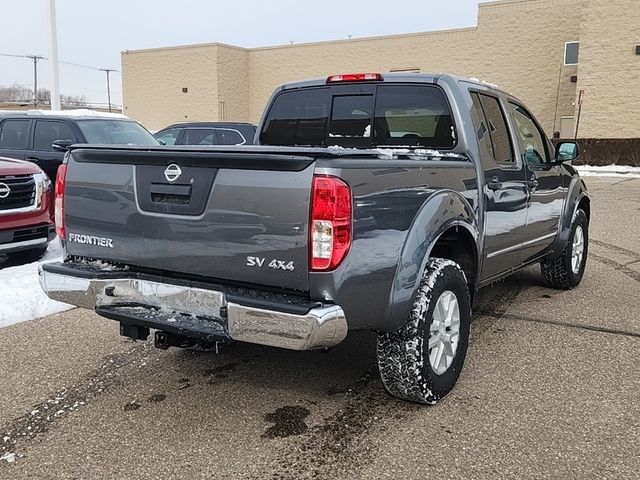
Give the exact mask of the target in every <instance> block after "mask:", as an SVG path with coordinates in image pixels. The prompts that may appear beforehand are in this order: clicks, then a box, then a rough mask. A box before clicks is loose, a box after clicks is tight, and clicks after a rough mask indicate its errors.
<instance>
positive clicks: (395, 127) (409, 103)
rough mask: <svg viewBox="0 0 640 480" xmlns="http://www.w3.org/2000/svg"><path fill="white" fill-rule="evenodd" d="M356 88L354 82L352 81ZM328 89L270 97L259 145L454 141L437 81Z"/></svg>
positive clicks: (449, 144) (438, 144) (441, 145)
mask: <svg viewBox="0 0 640 480" xmlns="http://www.w3.org/2000/svg"><path fill="white" fill-rule="evenodd" d="M354 87H355V85H354ZM345 90H347V89H345V87H344V85H342V86H341V87H340V89H333V88H332V87H324V88H306V89H300V90H293V91H285V92H283V93H281V94H279V95H278V96H277V97H276V98H275V99H274V101H273V103H272V105H271V108H270V110H269V112H268V114H267V118H266V120H265V122H264V124H263V128H262V131H261V132H260V143H261V144H264V145H284V146H312V147H326V146H334V145H336V146H341V147H346V148H372V147H373V148H375V147H424V148H435V149H443V150H448V149H452V148H453V147H455V145H456V132H455V125H454V122H453V119H452V115H451V110H450V107H449V104H448V102H447V99H446V96H445V94H444V92H443V91H442V90H441V89H440V88H439V87H438V86H436V85H402V84H388V85H377V86H376V87H375V88H374V89H372V90H371V91H372V93H361V92H359V91H358V90H357V89H356V88H354V94H352V95H351V94H349V93H347V92H345Z"/></svg>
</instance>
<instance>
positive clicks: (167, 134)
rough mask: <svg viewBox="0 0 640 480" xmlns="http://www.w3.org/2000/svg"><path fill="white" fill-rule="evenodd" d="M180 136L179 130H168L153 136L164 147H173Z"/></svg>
mask: <svg viewBox="0 0 640 480" xmlns="http://www.w3.org/2000/svg"><path fill="white" fill-rule="evenodd" d="M179 135H180V129H179V128H170V129H169V130H165V131H163V132H158V133H156V134H155V135H154V136H155V137H156V139H158V140H162V141H163V142H164V144H165V145H175V144H176V142H177V141H178V136H179Z"/></svg>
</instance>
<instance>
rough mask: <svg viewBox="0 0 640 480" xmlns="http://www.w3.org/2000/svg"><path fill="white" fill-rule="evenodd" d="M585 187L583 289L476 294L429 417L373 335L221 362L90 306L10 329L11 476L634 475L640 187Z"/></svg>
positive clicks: (638, 474)
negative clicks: (388, 377)
mask: <svg viewBox="0 0 640 480" xmlns="http://www.w3.org/2000/svg"><path fill="white" fill-rule="evenodd" d="M587 183H588V186H589V188H590V192H591V194H592V224H591V243H590V253H589V260H588V266H587V273H586V274H585V278H584V280H583V283H582V285H581V286H580V287H579V288H578V289H576V290H574V291H570V292H560V291H554V290H550V289H547V288H545V287H543V286H542V284H541V280H540V276H539V270H538V268H534V267H532V268H529V269H526V270H524V271H522V272H520V273H518V274H517V275H515V276H514V277H512V278H510V279H508V280H507V281H505V282H503V283H501V284H498V285H495V286H493V287H490V288H488V289H486V290H484V291H482V292H481V296H480V299H479V301H478V304H477V306H476V311H475V313H474V319H473V322H472V331H471V343H470V349H469V353H468V356H467V362H466V365H465V370H464V372H463V374H462V377H461V379H460V381H459V383H458V385H457V387H456V388H455V389H454V391H453V392H452V394H451V395H450V396H449V397H447V398H446V399H445V400H444V401H442V402H441V403H439V404H438V405H436V406H434V407H423V406H418V405H412V404H408V403H404V402H401V401H398V400H395V399H393V398H391V397H390V396H388V395H387V394H386V393H385V391H384V389H383V387H382V384H381V382H380V380H379V377H378V374H377V370H376V366H375V356H374V349H375V338H374V336H373V335H372V334H368V333H362V334H357V335H351V336H350V337H349V338H348V339H347V340H346V341H345V342H343V343H342V344H341V345H339V346H338V347H336V348H334V349H332V350H331V351H329V352H326V353H322V352H302V353H297V352H290V351H283V350H277V349H271V348H264V347H259V346H252V345H232V346H230V347H228V348H226V349H225V350H224V351H223V352H221V354H220V355H216V354H214V353H194V352H188V351H181V350H176V349H171V350H168V351H161V350H157V349H155V348H153V346H151V345H150V344H148V343H132V342H130V341H128V340H125V339H124V338H123V337H120V336H119V335H118V331H117V324H115V323H114V322H111V321H109V320H105V319H101V318H100V317H97V316H96V315H94V314H93V313H92V312H89V311H86V310H81V309H75V310H71V311H69V312H65V313H62V314H58V315H52V316H49V317H46V318H42V319H39V320H34V321H31V322H26V323H22V324H19V325H15V326H12V327H7V328H5V329H3V330H0V385H2V388H1V389H0V447H3V446H4V447H5V448H8V449H9V450H10V451H11V452H13V453H15V461H14V462H12V463H8V462H6V461H3V462H0V478H2V479H15V480H19V479H59V478H69V479H94V478H95V479H98V478H99V479H112V478H113V479H152V478H153V479H155V478H163V479H164V478H167V479H169V478H176V479H178V478H180V479H189V478H251V479H263V478H287V479H297V478H333V479H341V478H345V479H353V478H407V479H412V478H439V479H446V478H452V479H457V478H486V479H502V478H532V479H533V478H535V479H542V478H562V479H569V478H579V479H586V478H598V479H603V478H620V479H632V478H640V360H639V359H640V309H639V308H638V301H639V300H640V241H639V240H638V239H639V238H640V221H639V220H640V179H630V178H629V179H625V178H600V177H597V178H596V177H593V178H591V177H590V178H587ZM1 455H2V452H0V456H1Z"/></svg>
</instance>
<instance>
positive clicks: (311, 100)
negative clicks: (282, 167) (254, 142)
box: [260, 88, 331, 147]
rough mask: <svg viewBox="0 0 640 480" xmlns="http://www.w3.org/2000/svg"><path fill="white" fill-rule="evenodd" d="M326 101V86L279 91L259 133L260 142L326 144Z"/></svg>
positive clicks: (327, 98)
mask: <svg viewBox="0 0 640 480" xmlns="http://www.w3.org/2000/svg"><path fill="white" fill-rule="evenodd" d="M330 104H331V96H330V89H329V88H316V89H308V90H295V91H291V92H285V93H281V94H280V95H278V96H277V97H276V98H275V101H274V102H273V105H271V108H270V109H269V114H268V117H267V120H266V121H265V124H264V127H263V129H262V132H261V135H260V143H262V144H264V145H284V146H293V145H302V146H311V147H320V146H326V145H327V121H328V118H329V109H330V106H331V105H330Z"/></svg>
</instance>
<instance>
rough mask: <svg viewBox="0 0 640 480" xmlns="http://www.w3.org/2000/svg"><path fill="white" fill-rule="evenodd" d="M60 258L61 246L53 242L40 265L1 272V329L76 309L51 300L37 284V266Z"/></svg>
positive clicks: (9, 268) (2, 269)
mask: <svg viewBox="0 0 640 480" xmlns="http://www.w3.org/2000/svg"><path fill="white" fill-rule="evenodd" d="M60 256H61V249H60V243H59V242H58V240H54V241H53V242H51V244H50V245H49V250H47V253H46V254H45V256H44V257H43V258H42V260H41V261H39V262H34V263H29V264H27V265H20V266H16V267H4V268H0V328H2V327H6V326H8V325H13V324H14V323H20V322H24V321H27V320H33V319H35V318H40V317H44V316H46V315H51V314H52V313H58V312H62V311H64V310H69V309H71V308H73V307H72V306H70V305H67V304H64V303H60V302H55V301H53V300H51V299H49V297H47V296H46V295H45V293H44V292H43V291H42V289H41V288H40V283H39V281H38V265H40V264H42V263H46V262H53V261H56V260H59V259H60Z"/></svg>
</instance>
